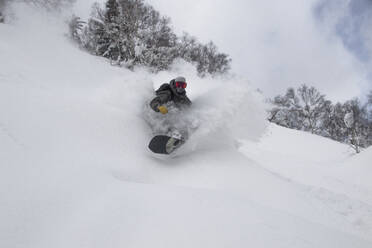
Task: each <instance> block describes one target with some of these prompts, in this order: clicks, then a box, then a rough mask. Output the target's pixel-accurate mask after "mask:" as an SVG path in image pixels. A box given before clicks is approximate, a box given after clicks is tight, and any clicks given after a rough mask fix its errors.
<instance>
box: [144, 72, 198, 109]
mask: <svg viewBox="0 0 372 248" xmlns="http://www.w3.org/2000/svg"><path fill="white" fill-rule="evenodd" d="M186 86H187V83H186V79H185V78H184V77H176V78H175V79H172V80H171V81H170V82H169V84H163V85H161V86H160V88H159V89H158V90H157V91H155V93H156V97H155V98H154V99H153V100H152V101H151V102H150V107H151V108H152V109H153V110H154V111H156V112H160V113H162V114H167V113H168V108H167V107H166V106H165V104H166V103H168V102H173V103H174V105H175V106H176V107H177V108H183V107H185V106H190V105H191V101H190V99H189V98H188V97H187V96H186Z"/></svg>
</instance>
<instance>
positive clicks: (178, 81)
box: [171, 76, 187, 94]
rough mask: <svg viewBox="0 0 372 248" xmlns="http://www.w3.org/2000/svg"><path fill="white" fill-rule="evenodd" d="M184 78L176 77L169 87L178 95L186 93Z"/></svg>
mask: <svg viewBox="0 0 372 248" xmlns="http://www.w3.org/2000/svg"><path fill="white" fill-rule="evenodd" d="M186 85H187V84H186V78H185V77H181V76H178V77H176V78H175V79H174V80H172V83H171V86H172V87H173V88H174V89H175V90H176V92H177V93H178V94H184V93H185V92H186V90H185V88H186Z"/></svg>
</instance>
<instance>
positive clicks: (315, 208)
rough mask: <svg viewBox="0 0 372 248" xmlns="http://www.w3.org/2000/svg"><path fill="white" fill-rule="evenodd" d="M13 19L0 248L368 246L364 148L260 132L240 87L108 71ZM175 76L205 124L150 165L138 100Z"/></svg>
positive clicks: (254, 104) (1, 104) (249, 95)
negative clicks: (183, 145)
mask: <svg viewBox="0 0 372 248" xmlns="http://www.w3.org/2000/svg"><path fill="white" fill-rule="evenodd" d="M17 16H19V17H22V18H20V19H19V20H18V21H17V22H16V23H14V24H11V25H0V67H1V70H0V113H1V114H0V220H1V221H0V247H35V248H36V247H37V248H42V247H48V248H49V247H89V248H91V247H248V246H251V247H296V248H302V247H327V248H329V247H371V246H372V238H371V237H372V229H371V228H372V219H371V216H372V200H371V198H370V196H371V194H370V193H371V190H372V187H371V185H370V183H369V181H367V179H368V178H367V176H365V175H366V174H367V173H368V171H370V170H369V169H370V168H369V167H368V160H369V158H370V156H369V155H370V153H371V152H370V150H369V151H366V152H365V154H361V155H359V156H358V157H357V156H354V157H352V158H351V159H350V158H349V157H350V155H349V153H348V150H347V147H346V146H344V145H340V144H338V143H335V142H332V141H329V140H327V139H324V138H321V137H317V136H312V135H309V134H306V133H301V132H296V131H293V130H287V129H284V128H280V127H276V126H271V125H269V126H268V124H267V123H266V121H265V112H264V107H265V106H264V105H263V104H262V103H261V100H260V96H259V95H258V94H257V93H256V92H254V91H251V90H250V89H249V88H248V86H247V85H246V84H241V82H240V80H238V79H214V80H213V79H204V80H201V79H199V78H197V77H196V76H195V72H194V69H193V68H191V67H189V66H185V65H182V63H180V64H178V65H176V66H175V68H174V71H172V72H163V73H160V74H157V75H151V74H148V73H146V72H145V71H143V70H137V71H136V72H130V71H127V70H125V69H122V68H117V67H112V66H110V65H109V64H108V63H107V62H106V61H104V60H103V59H101V58H97V57H93V56H91V55H89V54H87V53H85V52H83V51H81V50H79V49H78V48H76V47H75V46H74V44H71V43H70V42H69V41H68V40H67V39H66V38H65V37H64V35H63V32H64V26H63V23H60V22H59V21H57V20H55V19H53V18H50V17H49V16H48V15H45V14H42V13H40V12H39V13H38V12H37V11H36V12H35V11H34V10H31V9H29V8H27V7H24V6H18V8H17ZM177 74H183V75H185V76H186V77H187V78H188V80H189V86H190V87H189V88H188V92H189V95H190V98H191V99H192V100H193V102H194V104H193V109H192V114H193V117H194V118H195V119H196V120H197V121H198V123H199V129H198V131H197V133H195V136H194V138H193V139H192V140H190V145H189V147H188V150H187V152H185V153H183V154H181V155H180V156H177V157H174V158H172V159H158V158H155V157H153V156H152V155H151V154H150V153H149V152H148V151H147V149H146V146H147V143H148V141H149V139H150V137H151V131H150V128H149V127H148V126H147V123H146V122H145V121H144V118H143V116H144V114H145V112H144V111H146V101H148V99H150V98H151V97H152V94H153V93H152V92H153V89H154V87H157V86H159V85H160V84H161V83H164V82H167V81H168V80H169V79H171V78H172V77H174V76H176V75H177ZM267 126H268V127H267ZM261 136H262V137H261ZM237 138H239V139H238V140H239V142H237ZM363 163H364V164H363ZM354 166H355V167H356V170H355V171H354V170H353V167H354ZM359 180H360V181H359Z"/></svg>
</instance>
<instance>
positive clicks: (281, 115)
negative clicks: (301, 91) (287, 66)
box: [269, 88, 302, 130]
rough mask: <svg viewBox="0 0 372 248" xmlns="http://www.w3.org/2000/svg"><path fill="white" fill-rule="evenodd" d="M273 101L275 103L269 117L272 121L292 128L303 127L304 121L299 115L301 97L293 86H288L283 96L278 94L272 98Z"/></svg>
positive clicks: (299, 128)
mask: <svg viewBox="0 0 372 248" xmlns="http://www.w3.org/2000/svg"><path fill="white" fill-rule="evenodd" d="M271 103H272V104H273V109H272V110H271V112H270V117H269V120H270V121H271V122H274V123H276V124H278V125H280V126H284V127H288V128H292V129H298V130H301V129H302V121H301V120H300V115H299V109H300V105H299V98H298V97H297V96H296V92H295V90H294V89H293V88H288V89H287V92H286V94H285V95H283V96H281V95H278V96H276V97H275V98H274V99H273V100H271Z"/></svg>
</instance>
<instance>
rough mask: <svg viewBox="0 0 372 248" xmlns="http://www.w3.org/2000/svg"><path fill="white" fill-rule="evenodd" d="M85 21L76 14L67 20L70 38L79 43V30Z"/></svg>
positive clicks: (80, 30)
mask: <svg viewBox="0 0 372 248" xmlns="http://www.w3.org/2000/svg"><path fill="white" fill-rule="evenodd" d="M84 24H85V22H84V21H82V20H81V19H80V17H78V16H74V15H73V16H72V17H71V19H70V21H69V24H68V26H69V35H70V37H71V39H73V40H75V41H76V42H78V43H79V44H81V43H82V41H81V32H82V30H83V27H84Z"/></svg>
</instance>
